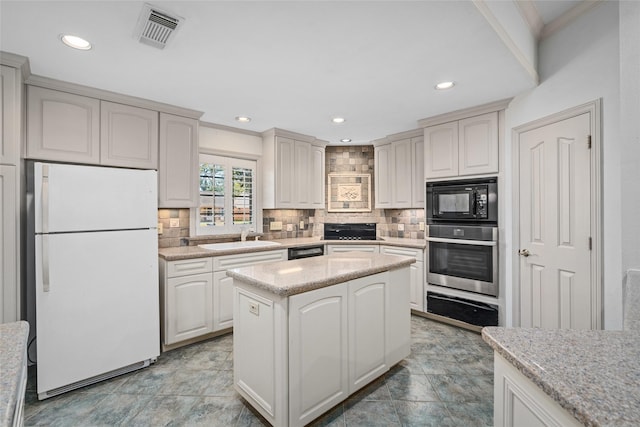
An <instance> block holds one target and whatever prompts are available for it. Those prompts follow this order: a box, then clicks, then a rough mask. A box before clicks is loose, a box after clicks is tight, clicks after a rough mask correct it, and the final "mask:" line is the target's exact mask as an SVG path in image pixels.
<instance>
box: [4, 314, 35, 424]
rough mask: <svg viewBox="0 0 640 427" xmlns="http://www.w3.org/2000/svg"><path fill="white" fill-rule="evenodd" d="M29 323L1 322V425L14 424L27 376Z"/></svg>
mask: <svg viewBox="0 0 640 427" xmlns="http://www.w3.org/2000/svg"><path fill="white" fill-rule="evenodd" d="M28 335H29V324H28V323H27V322H25V321H18V322H12V323H4V324H0V337H1V339H0V350H1V351H0V366H2V370H0V425H3V426H4V425H12V423H13V417H14V412H15V410H16V404H17V402H18V396H17V394H18V393H19V392H20V389H21V384H20V382H21V381H22V380H24V379H25V378H23V377H22V375H23V364H26V360H25V359H26V357H27V353H26V349H27V337H28Z"/></svg>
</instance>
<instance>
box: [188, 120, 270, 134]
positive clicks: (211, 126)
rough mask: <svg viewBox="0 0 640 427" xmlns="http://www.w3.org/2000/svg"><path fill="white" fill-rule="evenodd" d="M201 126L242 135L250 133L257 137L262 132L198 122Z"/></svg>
mask: <svg viewBox="0 0 640 427" xmlns="http://www.w3.org/2000/svg"><path fill="white" fill-rule="evenodd" d="M203 126H204V127H207V128H211V129H218V130H224V131H227V132H233V133H242V134H244V135H251V136H257V137H259V138H262V133H260V132H256V131H254V130H248V129H241V128H236V127H233V126H226V125H219V124H217V123H210V122H200V127H203Z"/></svg>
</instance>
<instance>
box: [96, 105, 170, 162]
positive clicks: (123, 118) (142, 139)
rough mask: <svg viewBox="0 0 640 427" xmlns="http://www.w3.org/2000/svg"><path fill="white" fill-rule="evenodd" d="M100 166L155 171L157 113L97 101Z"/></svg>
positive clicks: (156, 157) (156, 160)
mask: <svg viewBox="0 0 640 427" xmlns="http://www.w3.org/2000/svg"><path fill="white" fill-rule="evenodd" d="M100 116H101V120H100V164H102V165H106V166H120V167H128V168H138V169H158V112H157V111H152V110H147V109H145V108H139V107H132V106H130V105H123V104H117V103H114V102H107V101H101V102H100Z"/></svg>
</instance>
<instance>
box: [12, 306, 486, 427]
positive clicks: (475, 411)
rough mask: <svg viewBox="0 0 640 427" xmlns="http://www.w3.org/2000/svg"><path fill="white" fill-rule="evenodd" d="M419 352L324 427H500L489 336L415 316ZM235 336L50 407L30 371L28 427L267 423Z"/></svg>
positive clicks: (169, 356) (174, 354) (324, 420)
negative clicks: (240, 390) (251, 396)
mask: <svg viewBox="0 0 640 427" xmlns="http://www.w3.org/2000/svg"><path fill="white" fill-rule="evenodd" d="M411 332H412V349H411V355H410V356H409V357H408V358H407V359H405V360H403V361H402V362H400V363H399V364H398V365H396V366H395V367H393V368H392V369H391V370H390V371H389V372H388V373H387V374H386V375H384V376H383V377H381V378H380V379H378V380H376V381H374V382H373V383H372V384H370V385H369V386H367V387H365V388H364V389H363V390H361V391H359V392H358V393H356V394H355V395H353V396H351V398H349V399H348V400H347V401H345V402H343V403H342V404H340V405H338V406H336V407H335V408H333V410H331V411H329V412H328V413H327V414H325V415H324V416H322V417H321V418H320V419H318V420H316V421H315V422H314V423H313V425H317V426H367V427H370V426H439V427H443V426H463V427H464V426H491V425H492V424H493V353H492V351H491V349H490V348H489V346H488V345H487V344H485V343H484V342H483V341H482V339H481V337H480V335H479V334H477V333H474V332H470V331H467V330H464V329H459V328H456V327H453V326H449V325H445V324H442V323H439V322H435V321H431V320H428V319H424V318H422V317H418V316H412V320H411ZM232 339H233V336H232V335H231V334H228V335H225V336H222V337H218V338H214V339H211V340H208V341H206V342H202V343H198V344H194V345H191V346H188V347H183V348H180V349H177V350H173V351H171V352H167V353H163V354H162V355H161V356H160V357H159V359H158V362H157V363H155V364H154V365H151V366H150V367H148V368H145V369H143V370H140V371H137V372H134V373H130V374H127V375H123V376H121V377H118V378H114V379H111V380H108V381H105V382H102V383H99V384H95V385H93V386H89V387H86V388H83V389H81V390H76V391H73V392H69V393H66V394H64V395H61V396H57V397H54V398H51V399H47V400H44V401H38V400H37V397H36V392H35V389H36V386H35V370H32V371H30V379H29V383H28V386H27V389H28V390H27V404H26V407H25V425H26V426H36V425H46V426H200V425H201V426H225V427H226V426H263V425H268V424H267V423H266V422H265V421H264V420H262V419H261V418H260V417H259V416H257V415H256V414H255V413H254V411H253V410H252V409H251V408H250V407H249V405H248V404H247V403H246V402H245V401H244V400H243V399H242V398H241V397H240V396H239V395H238V394H237V393H236V392H235V390H234V389H233V353H232V347H233V345H232Z"/></svg>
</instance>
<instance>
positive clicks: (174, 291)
mask: <svg viewBox="0 0 640 427" xmlns="http://www.w3.org/2000/svg"><path fill="white" fill-rule="evenodd" d="M212 296H213V280H212V277H211V273H202V274H192V275H188V276H182V277H172V278H170V279H168V280H167V285H166V304H167V305H166V307H165V313H168V317H167V318H166V319H165V320H166V323H165V326H166V329H165V337H164V343H165V344H174V343H176V342H179V341H184V340H188V339H191V338H195V337H198V336H201V335H205V334H208V333H211V332H213V298H212Z"/></svg>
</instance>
